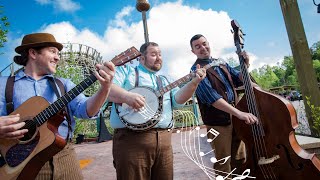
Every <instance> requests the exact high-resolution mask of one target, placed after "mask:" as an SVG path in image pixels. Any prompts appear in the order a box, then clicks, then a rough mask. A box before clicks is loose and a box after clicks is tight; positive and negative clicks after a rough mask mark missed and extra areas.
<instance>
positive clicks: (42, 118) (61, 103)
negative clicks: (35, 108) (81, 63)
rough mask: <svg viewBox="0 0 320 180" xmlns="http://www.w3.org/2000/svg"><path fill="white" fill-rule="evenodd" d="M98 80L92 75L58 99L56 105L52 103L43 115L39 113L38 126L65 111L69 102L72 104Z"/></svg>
mask: <svg viewBox="0 0 320 180" xmlns="http://www.w3.org/2000/svg"><path fill="white" fill-rule="evenodd" d="M96 80H97V78H96V77H95V76H94V74H91V75H90V76H89V77H87V78H86V79H85V80H83V81H82V82H81V83H79V84H78V85H77V86H75V87H74V88H72V89H71V90H70V91H69V92H67V93H66V94H64V95H63V96H62V97H60V98H59V99H57V100H56V101H55V102H54V103H52V104H51V105H50V106H48V107H47V108H46V109H45V110H43V111H42V112H41V113H39V114H38V115H37V116H36V117H35V120H36V122H37V125H38V126H40V125H42V124H43V123H44V122H46V121H47V120H48V119H49V118H50V117H52V116H53V115H55V114H56V113H58V112H59V111H60V110H61V109H63V108H64V107H65V106H66V105H67V104H68V103H69V102H71V101H72V100H73V99H74V98H76V97H77V96H78V95H79V94H80V93H82V92H83V91H84V90H85V89H87V88H88V87H89V86H91V85H92V84H93V83H94V82H95V81H96Z"/></svg>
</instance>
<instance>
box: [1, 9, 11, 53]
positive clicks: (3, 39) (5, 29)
mask: <svg viewBox="0 0 320 180" xmlns="http://www.w3.org/2000/svg"><path fill="white" fill-rule="evenodd" d="M2 9H3V6H0V48H1V47H3V46H4V43H5V42H7V34H8V28H9V26H10V23H9V22H8V18H7V16H4V15H3V10H2Z"/></svg>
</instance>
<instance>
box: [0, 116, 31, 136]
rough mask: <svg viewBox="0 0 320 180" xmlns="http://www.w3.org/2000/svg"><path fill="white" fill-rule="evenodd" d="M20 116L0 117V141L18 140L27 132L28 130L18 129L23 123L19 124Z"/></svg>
mask: <svg viewBox="0 0 320 180" xmlns="http://www.w3.org/2000/svg"><path fill="white" fill-rule="evenodd" d="M19 120H20V115H19V114H17V115H8V116H0V139H1V138H7V139H19V138H22V137H23V136H24V134H25V133H27V132H28V129H20V128H22V127H23V126H24V125H25V122H19Z"/></svg>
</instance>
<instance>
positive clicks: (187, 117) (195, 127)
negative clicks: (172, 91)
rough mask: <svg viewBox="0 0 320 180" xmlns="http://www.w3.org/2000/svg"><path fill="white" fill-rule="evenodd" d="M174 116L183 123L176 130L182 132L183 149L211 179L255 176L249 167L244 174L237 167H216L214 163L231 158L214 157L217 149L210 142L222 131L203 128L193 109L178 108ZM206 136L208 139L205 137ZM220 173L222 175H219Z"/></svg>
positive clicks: (234, 179)
mask: <svg viewBox="0 0 320 180" xmlns="http://www.w3.org/2000/svg"><path fill="white" fill-rule="evenodd" d="M174 117H176V118H175V119H179V121H178V122H179V124H182V126H181V127H180V128H179V130H177V131H176V132H177V133H179V134H180V142H181V149H182V151H183V153H184V154H185V155H186V156H187V157H188V158H189V159H190V160H191V161H192V162H194V163H195V164H196V165H197V166H199V168H200V169H201V170H202V171H203V172H204V173H205V175H206V176H207V177H208V178H209V179H210V180H225V179H228V180H229V179H232V178H233V179H232V180H241V179H247V178H255V177H252V176H250V170H249V169H248V170H246V171H244V172H243V173H242V174H236V173H234V170H235V169H234V170H233V171H232V172H223V171H219V170H217V169H214V168H213V166H212V165H213V164H212V163H219V164H225V163H227V161H228V160H229V159H231V156H227V157H225V158H221V159H220V158H218V159H217V158H216V157H214V151H215V150H214V149H212V147H211V146H210V143H212V142H213V141H214V140H216V138H217V137H218V136H219V135H220V133H219V132H218V131H217V130H215V129H212V128H211V129H209V130H207V129H204V128H201V126H200V125H199V124H198V121H196V122H195V121H194V119H196V117H195V115H194V114H193V113H192V112H191V111H181V110H176V111H174ZM187 125H188V126H187ZM209 133H210V134H209ZM207 136H209V138H207ZM204 137H205V138H206V139H204ZM211 152H212V153H211ZM209 153H211V154H209ZM218 173H219V174H220V176H218V175H217V174H218ZM221 175H222V176H221ZM224 176H225V177H224ZM231 176H232V177H231Z"/></svg>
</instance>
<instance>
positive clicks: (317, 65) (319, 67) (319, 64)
mask: <svg viewBox="0 0 320 180" xmlns="http://www.w3.org/2000/svg"><path fill="white" fill-rule="evenodd" d="M313 68H314V70H315V71H316V76H317V80H318V82H320V60H313Z"/></svg>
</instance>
